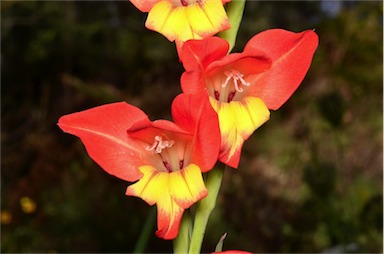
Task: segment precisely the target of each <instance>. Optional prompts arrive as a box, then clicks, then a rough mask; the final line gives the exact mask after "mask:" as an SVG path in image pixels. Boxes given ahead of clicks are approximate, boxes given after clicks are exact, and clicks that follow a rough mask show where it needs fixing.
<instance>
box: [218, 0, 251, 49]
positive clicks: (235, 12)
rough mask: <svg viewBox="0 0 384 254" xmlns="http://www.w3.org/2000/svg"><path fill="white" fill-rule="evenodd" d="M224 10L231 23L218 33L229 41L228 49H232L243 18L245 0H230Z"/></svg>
mask: <svg viewBox="0 0 384 254" xmlns="http://www.w3.org/2000/svg"><path fill="white" fill-rule="evenodd" d="M226 6H227V7H226V12H227V16H228V19H229V23H230V24H231V28H230V29H228V30H226V31H223V32H221V33H219V34H218V36H219V37H221V38H223V39H225V40H227V41H228V43H229V51H228V52H231V50H232V49H233V47H234V46H235V42H236V37H237V32H238V30H239V26H240V23H241V19H242V18H243V12H244V6H245V0H232V1H231V2H229V3H227V4H226Z"/></svg>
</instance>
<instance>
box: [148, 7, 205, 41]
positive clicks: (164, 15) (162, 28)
mask: <svg viewBox="0 0 384 254" xmlns="http://www.w3.org/2000/svg"><path fill="white" fill-rule="evenodd" d="M145 26H146V27H147V28H148V29H151V30H154V31H157V32H159V33H161V34H162V35H164V36H165V37H167V39H168V40H170V41H174V40H176V39H177V40H179V41H187V40H189V39H201V38H200V37H196V38H195V36H194V33H193V31H192V28H191V26H190V25H189V24H188V20H187V17H186V13H185V7H183V6H178V7H175V6H173V4H172V2H170V1H160V2H158V3H157V4H155V6H153V8H152V9H151V11H150V12H149V14H148V18H147V21H146V23H145Z"/></svg>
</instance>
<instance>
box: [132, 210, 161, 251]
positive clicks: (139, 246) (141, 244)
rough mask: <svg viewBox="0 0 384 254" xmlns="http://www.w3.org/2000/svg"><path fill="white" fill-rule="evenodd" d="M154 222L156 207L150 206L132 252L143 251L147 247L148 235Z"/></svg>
mask: <svg viewBox="0 0 384 254" xmlns="http://www.w3.org/2000/svg"><path fill="white" fill-rule="evenodd" d="M155 222H156V208H155V207H152V208H151V210H150V211H149V214H148V217H147V219H146V221H145V223H144V226H143V229H142V230H141V233H140V237H139V240H138V241H137V243H136V246H135V248H134V250H133V253H143V252H144V251H145V248H146V247H147V243H148V239H149V236H150V235H151V234H152V228H153V225H154V224H155Z"/></svg>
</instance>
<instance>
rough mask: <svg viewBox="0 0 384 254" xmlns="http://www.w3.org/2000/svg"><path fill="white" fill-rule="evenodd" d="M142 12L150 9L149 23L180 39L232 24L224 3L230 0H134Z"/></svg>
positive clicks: (197, 37) (178, 41)
mask: <svg viewBox="0 0 384 254" xmlns="http://www.w3.org/2000/svg"><path fill="white" fill-rule="evenodd" d="M130 1H131V2H132V3H133V4H134V5H135V6H136V8H138V9H139V10H140V11H142V12H149V14H148V18H147V21H146V23H145V26H146V27H147V28H148V29H150V30H153V31H157V32H159V33H161V34H163V35H164V36H165V37H166V38H167V39H168V40H170V41H176V46H177V49H178V52H179V49H181V46H182V44H183V42H185V41H187V40H191V39H195V40H200V39H203V38H207V37H210V36H212V35H214V34H216V33H218V32H220V31H223V30H226V29H228V28H229V27H230V25H229V21H228V17H227V14H226V12H225V9H224V7H223V4H224V3H225V2H228V1H229V0H180V1H176V0H149V1H143V0H130Z"/></svg>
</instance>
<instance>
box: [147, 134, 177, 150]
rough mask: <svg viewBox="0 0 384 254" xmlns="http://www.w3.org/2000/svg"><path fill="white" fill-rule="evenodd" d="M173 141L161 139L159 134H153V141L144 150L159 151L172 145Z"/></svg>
mask: <svg viewBox="0 0 384 254" xmlns="http://www.w3.org/2000/svg"><path fill="white" fill-rule="evenodd" d="M174 143H175V141H173V140H163V138H162V137H161V136H155V141H154V142H153V144H152V145H151V146H147V147H146V148H145V150H147V151H154V152H155V153H161V152H162V151H163V149H165V148H167V147H172V146H173V144H174Z"/></svg>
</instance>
